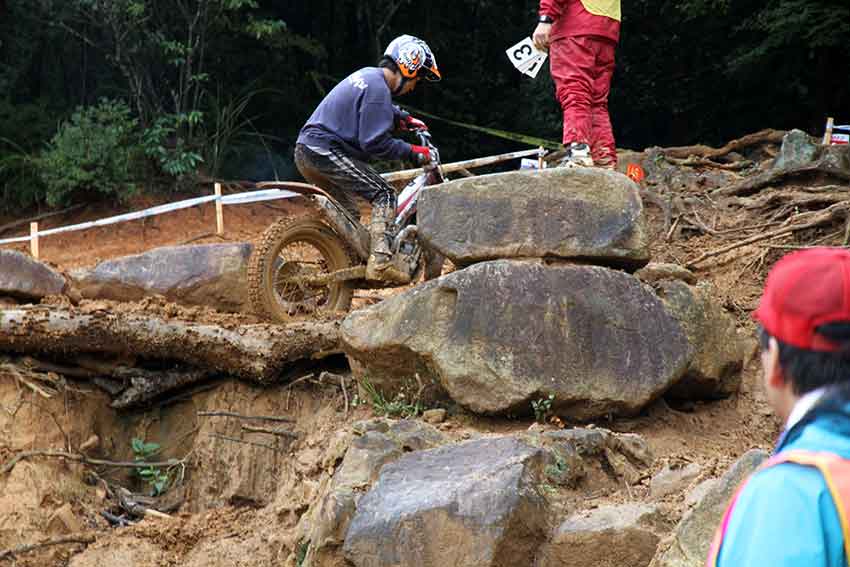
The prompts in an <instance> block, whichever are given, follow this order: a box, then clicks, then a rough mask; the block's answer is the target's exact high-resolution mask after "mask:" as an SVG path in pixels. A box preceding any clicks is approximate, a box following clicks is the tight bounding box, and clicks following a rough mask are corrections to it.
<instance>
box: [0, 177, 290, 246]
mask: <svg viewBox="0 0 850 567" xmlns="http://www.w3.org/2000/svg"><path fill="white" fill-rule="evenodd" d="M297 196H298V193H295V192H293V191H286V190H283V189H265V190H263V191H249V192H247V193H236V194H235V195H225V196H223V197H222V198H221V204H222V205H244V204H246V203H256V202H259V201H271V200H274V199H290V198H292V197H297ZM217 198H218V197H216V196H215V195H208V196H206V197H196V198H194V199H187V200H185V201H177V202H176V203H168V204H166V205H158V206H156V207H151V208H150V209H144V210H142V211H134V212H132V213H125V214H123V215H117V216H114V217H108V218H105V219H100V220H96V221H89V222H83V223H80V224H72V225H69V226H60V227H58V228H51V229H48V230H40V231H38V236H39V237H41V236H47V235H50V234H59V233H60V232H72V231H75V230H85V229H87V228H94V227H97V226H107V225H110V224H116V223H119V222H126V221H131V220H138V219H143V218H145V217H152V216H156V215H161V214H163V213H170V212H172V211H179V210H180V209H188V208H189V207H195V206H197V205H203V204H204V203H209V202H212V201H215V200H216V199H217ZM31 239H32V236H31V235H30V236H18V237H16V238H7V239H5V240H0V244H12V243H15V242H28V241H29V240H31Z"/></svg>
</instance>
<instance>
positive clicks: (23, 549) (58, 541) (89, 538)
mask: <svg viewBox="0 0 850 567" xmlns="http://www.w3.org/2000/svg"><path fill="white" fill-rule="evenodd" d="M94 541H95V537H94V536H93V535H91V534H71V535H66V536H60V537H54V538H51V539H47V540H44V541H41V542H39V543H28V544H25V545H19V546H17V547H13V548H11V549H6V550H4V551H0V559H12V558H14V557H15V556H17V555H21V554H24V553H29V552H30V551H35V550H36V549H41V548H42V547H50V546H53V545H66V544H69V543H82V544H86V545H88V544H90V543H94Z"/></svg>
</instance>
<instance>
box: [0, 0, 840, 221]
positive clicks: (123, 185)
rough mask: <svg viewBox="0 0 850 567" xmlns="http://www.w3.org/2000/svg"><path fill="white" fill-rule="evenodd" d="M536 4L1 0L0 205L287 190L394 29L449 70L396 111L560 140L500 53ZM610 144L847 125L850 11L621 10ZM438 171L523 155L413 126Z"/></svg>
mask: <svg viewBox="0 0 850 567" xmlns="http://www.w3.org/2000/svg"><path fill="white" fill-rule="evenodd" d="M536 7H537V3H536V2H535V1H532V0H513V1H493V0H450V1H447V0H426V1H423V0H419V1H413V0H310V1H307V0H285V1H271V0H167V1H166V0H0V194H2V203H3V208H4V209H6V210H7V211H9V210H17V209H20V208H22V207H33V206H37V207H39V208H41V207H56V206H60V205H65V204H67V203H69V202H74V201H79V200H91V199H97V198H103V197H107V198H115V199H119V200H120V199H123V198H126V197H127V196H129V195H132V194H133V193H134V192H138V191H173V190H183V189H190V188H191V186H192V184H193V183H195V182H197V180H198V179H199V177H225V178H237V179H247V178H265V179H269V178H273V177H275V176H277V177H280V178H284V179H285V178H295V177H297V173H296V172H295V171H294V169H293V167H292V164H291V159H290V155H291V149H292V144H293V142H294V139H295V137H296V135H297V132H298V130H299V128H300V127H301V125H302V124H303V122H304V121H305V119H306V118H307V117H308V116H309V114H310V113H311V111H312V110H313V108H314V107H315V105H316V104H317V103H318V102H319V101H320V100H321V98H322V96H323V94H324V93H325V92H326V91H327V90H329V89H330V88H331V87H332V86H333V85H334V83H335V82H336V81H337V80H339V79H341V78H343V77H345V76H346V75H347V74H348V73H349V72H351V71H353V70H355V69H357V68H359V67H362V66H367V65H373V64H375V62H376V61H377V59H378V57H379V56H380V54H381V52H382V51H383V48H384V46H385V45H386V44H387V43H388V42H389V41H390V40H391V39H392V38H393V37H395V36H396V35H399V34H402V33H411V34H414V35H417V36H419V37H422V38H423V39H426V41H428V42H429V44H430V45H431V47H432V48H433V50H434V52H435V54H436V57H437V61H438V63H439V65H440V68H441V71H442V73H443V76H444V81H443V82H442V83H439V84H437V85H431V84H426V85H424V88H420V89H418V90H417V92H415V93H414V94H413V95H411V96H410V97H407V99H406V100H405V99H402V100H401V101H400V102H403V103H407V104H409V105H411V106H413V107H416V108H421V109H424V110H426V111H428V112H430V113H433V114H437V115H439V116H442V117H445V118H449V119H453V120H457V121H461V122H466V123H471V124H475V125H478V126H483V127H489V128H497V129H501V130H507V131H511V132H518V133H523V134H528V135H532V136H537V137H541V138H546V139H549V140H554V141H557V140H559V132H560V113H559V109H558V107H557V105H556V103H555V101H554V98H553V87H552V83H551V80H550V78H549V75H548V71H546V70H544V71H542V72H541V73H540V75H538V77H537V79H536V80H531V79H529V78H527V77H525V76H523V75H520V74H519V73H518V72H516V71H515V70H514V69H513V68H512V67H511V65H510V64H509V62H508V60H507V58H506V57H505V54H504V51H505V49H506V48H507V47H508V46H510V45H512V44H513V43H515V42H517V41H519V40H520V39H521V38H522V37H523V36H526V35H529V34H530V33H531V31H532V29H533V27H534V25H535V23H534V21H535V14H536ZM610 110H611V116H612V120H613V123H614V129H615V134H616V136H617V142H618V146H619V147H623V148H632V149H643V148H645V147H648V146H655V145H658V146H671V145H685V144H692V143H705V144H711V145H716V144H721V143H722V142H725V141H728V140H729V139H732V138H735V137H739V136H741V135H743V134H746V133H749V132H753V131H756V130H760V129H763V128H779V129H788V128H793V127H796V128H802V129H804V130H807V131H809V132H810V133H812V134H820V133H822V131H823V126H824V122H825V119H826V117H827V116H835V117H836V119H838V120H839V122H841V121H842V119H843V120H844V121H846V122H850V0H816V1H804V0H737V1H734V2H733V1H732V0H684V1H678V2H668V1H659V0H624V2H623V22H622V38H621V43H620V46H619V48H618V67H617V72H616V75H615V77H614V83H613V87H612V95H611V101H610ZM426 121H427V122H429V125H430V126H431V129H432V132H433V133H434V137H435V141H436V142H437V144H438V145H439V146H440V148H441V153H442V155H443V156H444V159H445V160H447V161H455V160H459V159H465V158H470V157H476V156H482V155H488V154H491V153H496V152H501V151H508V150H513V149H521V148H522V147H523V146H522V145H521V144H518V143H517V142H515V141H508V140H504V139H500V138H498V137H494V136H492V135H489V134H483V133H479V132H475V131H471V130H467V129H463V128H459V127H457V126H453V125H449V124H446V123H442V122H439V121H436V120H427V119H426Z"/></svg>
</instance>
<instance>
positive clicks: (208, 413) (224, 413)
mask: <svg viewBox="0 0 850 567" xmlns="http://www.w3.org/2000/svg"><path fill="white" fill-rule="evenodd" d="M196 415H198V416H200V417H235V418H236V419H247V420H259V421H282V422H284V423H295V420H294V419H291V418H288V417H279V416H276V415H242V414H239V413H233V412H230V411H199V412H198V413H197V414H196Z"/></svg>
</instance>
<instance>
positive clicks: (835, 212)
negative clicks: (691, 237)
mask: <svg viewBox="0 0 850 567" xmlns="http://www.w3.org/2000/svg"><path fill="white" fill-rule="evenodd" d="M848 209H850V202H847V201H845V202H841V203H836V204H835V205H832V206H831V207H829V208H827V209H825V210H823V211H816V212H809V213H802V214H800V215H799V216H800V217H803V216H805V217H811V220H809V221H808V222H804V223H802V224H795V225H791V226H786V227H784V228H780V229H777V230H772V231H770V232H765V233H763V234H758V235H756V236H752V237H750V238H745V239H744V240H739V241H738V242H735V243H733V244H729V245H728V246H724V247H722V248H718V249H716V250H709V251H708V252H705V253H703V254H701V255H700V256H698V257H696V258H694V259H693V260H690V261H688V262H686V263H685V266H686V267H688V268H690V267H693V266H695V265H696V264H699V263H700V262H702V261H704V260H707V259H709V258H712V257H714V256H719V255H721V254H725V253H726V252H730V251H732V250H735V249H736V248H740V247H742V246H747V245H748V244H753V243H755V242H761V241H762V240H771V239H773V238H776V237H779V236H784V235H786V234H791V233H793V232H797V231H799V230H805V229H807V228H813V227H816V226H820V225H822V224H826V223H828V222H831V221H834V220H836V219H837V218H839V217H841V216H844V217H846V216H847V210H848Z"/></svg>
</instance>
